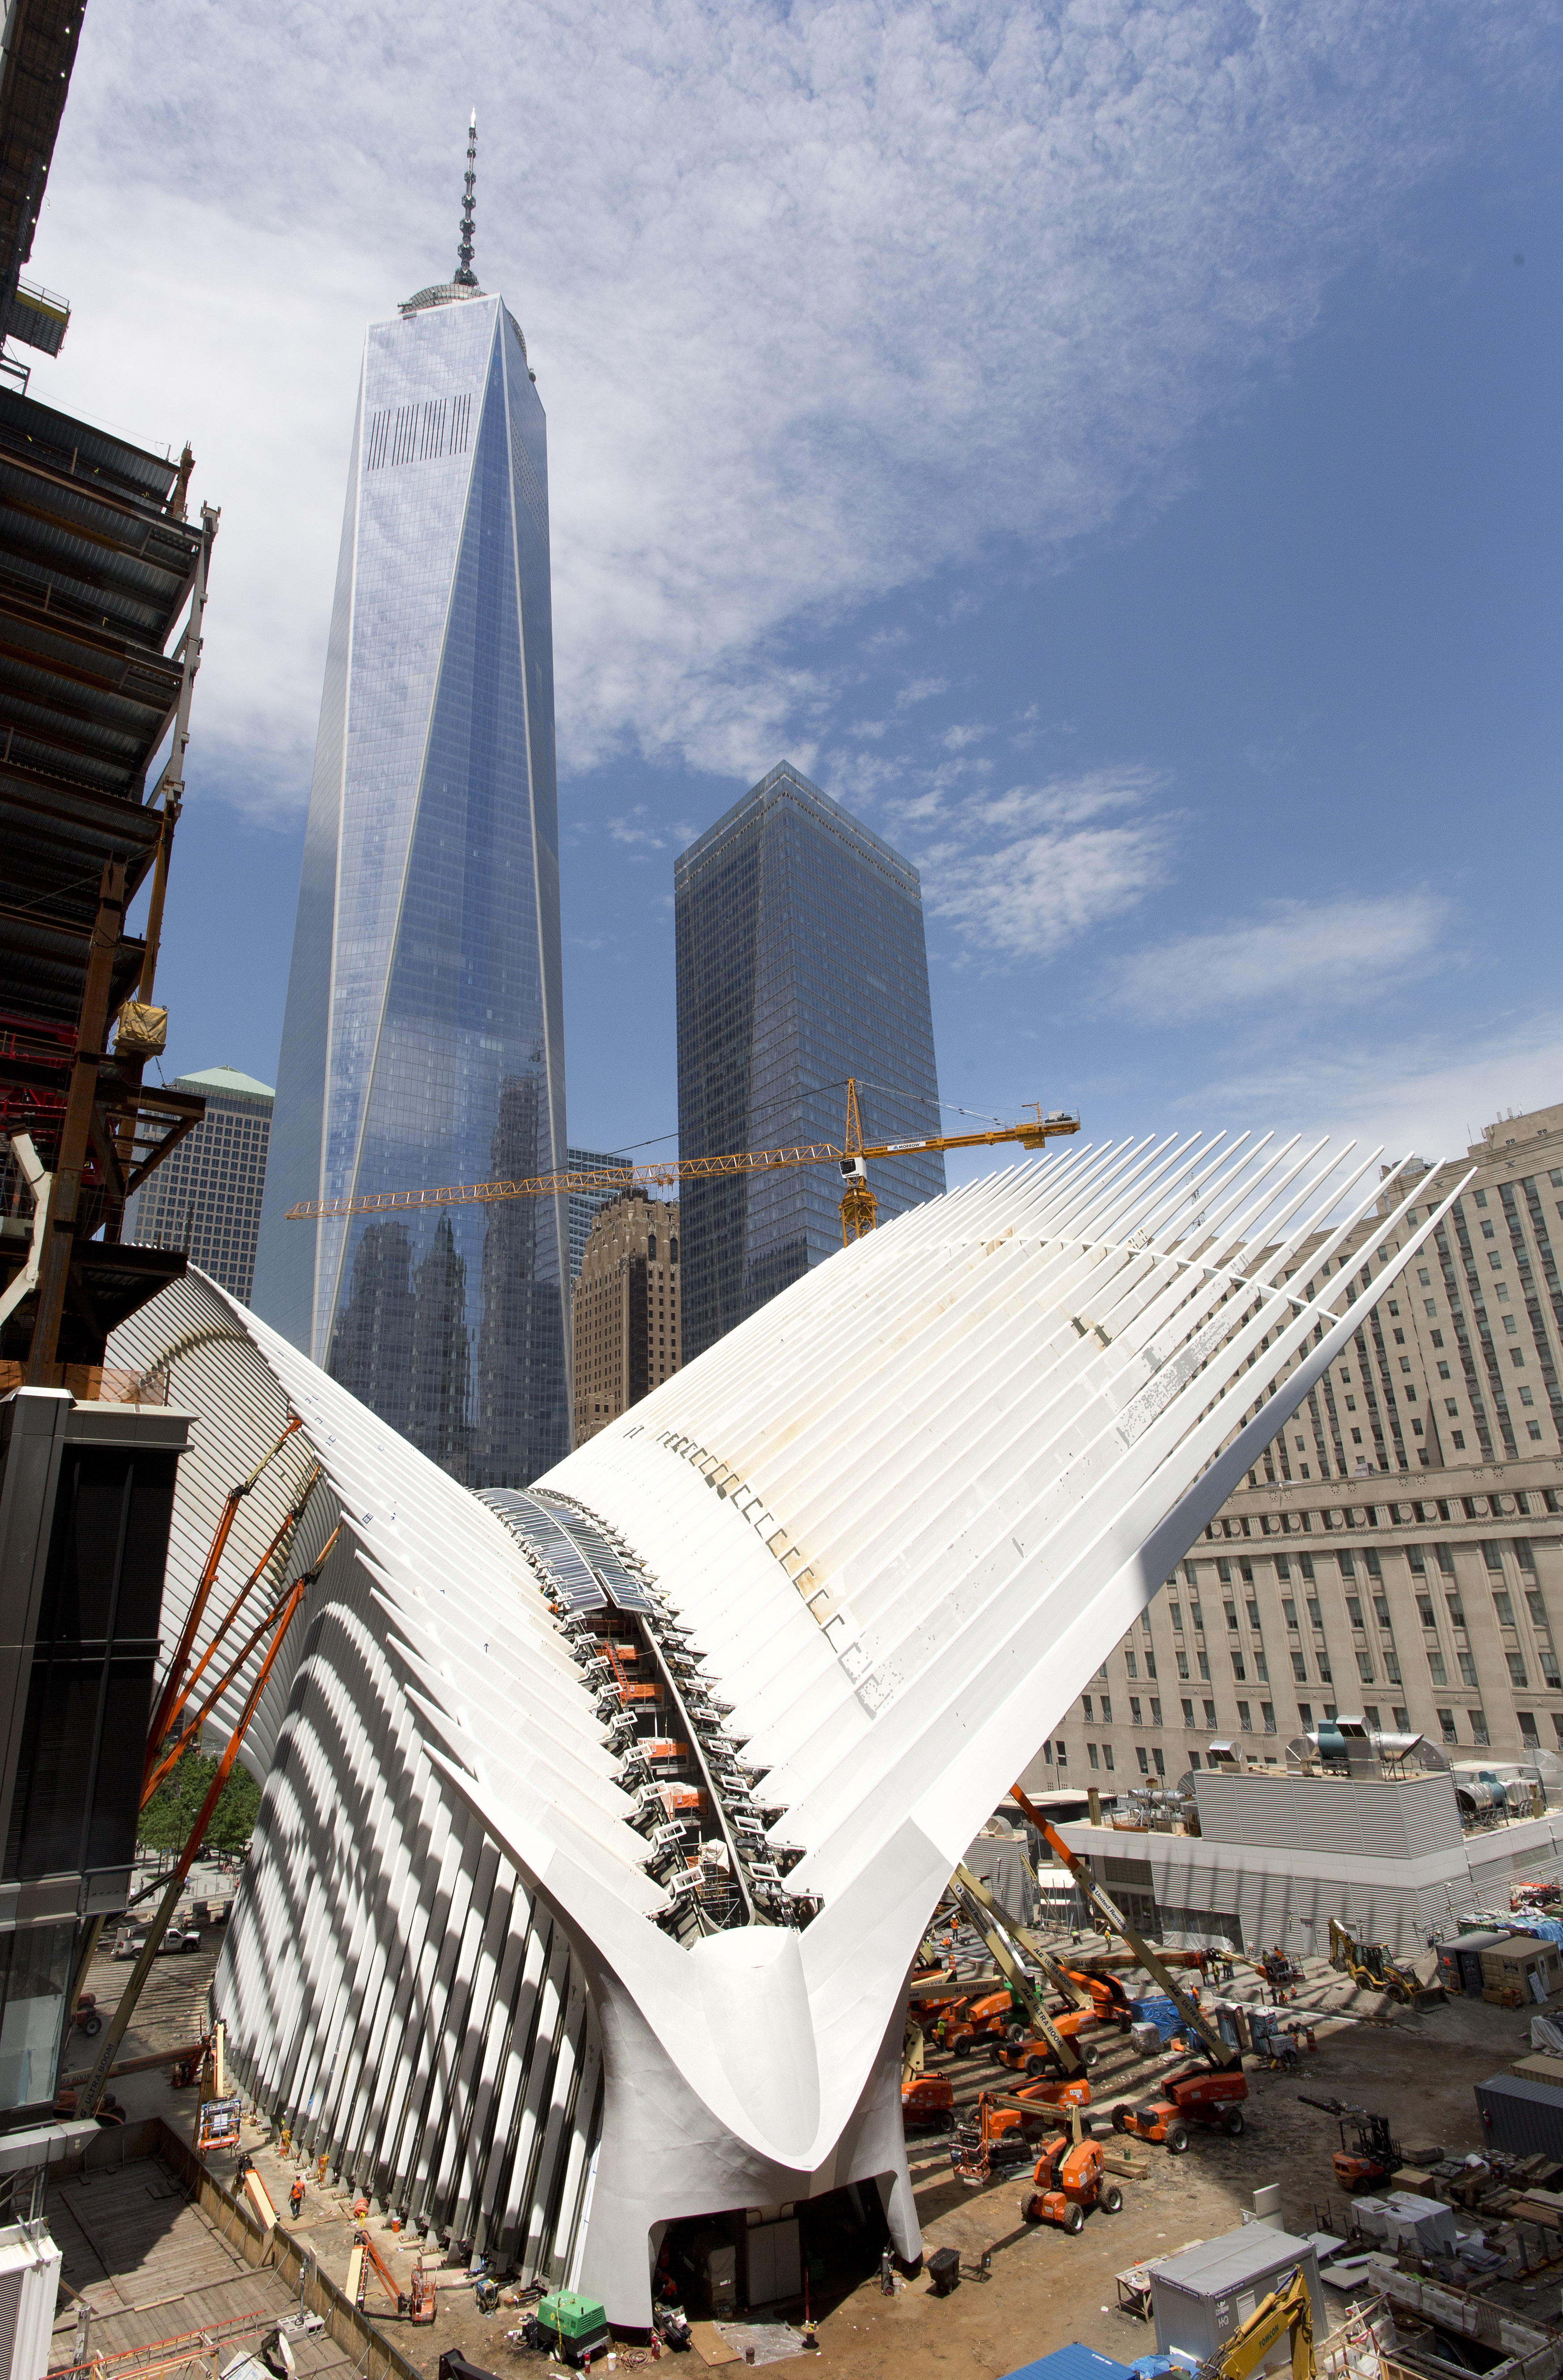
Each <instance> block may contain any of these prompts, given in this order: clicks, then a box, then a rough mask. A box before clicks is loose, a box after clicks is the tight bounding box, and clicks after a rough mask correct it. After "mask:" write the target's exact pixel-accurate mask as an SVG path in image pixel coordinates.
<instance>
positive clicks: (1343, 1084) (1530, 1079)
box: [1179, 1013, 1563, 1159]
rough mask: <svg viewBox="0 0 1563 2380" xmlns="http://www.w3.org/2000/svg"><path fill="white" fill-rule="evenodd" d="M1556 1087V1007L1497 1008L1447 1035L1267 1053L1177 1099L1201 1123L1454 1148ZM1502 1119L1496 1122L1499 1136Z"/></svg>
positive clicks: (1338, 1041) (1436, 1150) (1438, 1151)
mask: <svg viewBox="0 0 1563 2380" xmlns="http://www.w3.org/2000/svg"><path fill="white" fill-rule="evenodd" d="M1560 1088H1563V1014H1557V1013H1550V1014H1543V1015H1538V1016H1531V1017H1526V1018H1517V1017H1502V1016H1499V1017H1493V1018H1490V1019H1488V1020H1486V1021H1485V1022H1484V1023H1481V1024H1478V1025H1477V1026H1474V1027H1473V1029H1472V1031H1471V1032H1470V1033H1469V1034H1468V1035H1467V1034H1463V1033H1462V1034H1460V1036H1459V1037H1458V1038H1457V1037H1456V1036H1455V1035H1453V1034H1450V1033H1441V1034H1428V1035H1422V1036H1415V1035H1408V1036H1400V1037H1396V1038H1385V1037H1383V1036H1381V1035H1380V1034H1378V1033H1369V1032H1363V1030H1361V1029H1360V1028H1358V1029H1356V1030H1353V1031H1351V1032H1350V1033H1348V1034H1340V1033H1333V1034H1331V1036H1330V1037H1329V1046H1328V1047H1327V1048H1321V1047H1320V1045H1319V1043H1318V1041H1317V1039H1316V1038H1315V1040H1314V1041H1313V1042H1312V1044H1311V1046H1310V1047H1309V1049H1308V1050H1305V1051H1304V1050H1302V1049H1301V1048H1299V1047H1297V1046H1295V1045H1293V1046H1291V1047H1290V1048H1289V1049H1286V1050H1281V1051H1280V1052H1279V1053H1277V1052H1275V1051H1273V1050H1271V1051H1266V1053H1265V1055H1264V1056H1263V1057H1262V1058H1256V1059H1255V1060H1254V1062H1252V1063H1247V1062H1245V1063H1240V1064H1239V1065H1236V1066H1233V1067H1231V1068H1230V1069H1229V1070H1226V1071H1223V1072H1221V1073H1219V1074H1218V1075H1213V1076H1211V1077H1210V1078H1208V1079H1207V1080H1206V1081H1204V1082H1202V1083H1201V1084H1200V1086H1199V1087H1198V1088H1197V1089H1192V1090H1191V1091H1190V1092H1189V1093H1188V1094H1187V1095H1186V1096H1185V1097H1184V1098H1183V1099H1181V1101H1180V1103H1179V1104H1180V1106H1181V1109H1182V1110H1183V1111H1186V1112H1188V1113H1190V1114H1197V1115H1198V1116H1199V1117H1200V1119H1201V1120H1202V1121H1216V1122H1219V1121H1222V1120H1224V1119H1225V1118H1227V1117H1228V1116H1233V1117H1238V1116H1241V1117H1242V1120H1243V1122H1244V1123H1250V1124H1251V1123H1254V1122H1255V1121H1260V1122H1267V1121H1269V1120H1271V1119H1273V1120H1274V1121H1275V1122H1276V1123H1278V1124H1285V1125H1287V1126H1290V1127H1294V1128H1299V1129H1307V1128H1310V1127H1314V1126H1318V1125H1323V1126H1325V1127H1326V1128H1327V1129H1328V1130H1329V1131H1330V1132H1331V1133H1336V1132H1343V1133H1351V1134H1355V1135H1357V1137H1358V1138H1359V1139H1363V1140H1367V1141H1370V1142H1373V1143H1377V1142H1380V1141H1382V1142H1383V1143H1384V1145H1385V1147H1387V1149H1389V1150H1390V1151H1392V1152H1393V1154H1394V1155H1395V1156H1397V1157H1401V1156H1404V1155H1405V1154H1406V1152H1407V1151H1408V1150H1415V1151H1416V1152H1417V1154H1418V1155H1420V1156H1423V1157H1426V1158H1431V1159H1437V1158H1447V1157H1459V1156H1460V1155H1461V1154H1462V1153H1463V1152H1464V1150H1465V1149H1466V1148H1467V1147H1469V1146H1470V1145H1471V1143H1472V1141H1475V1140H1478V1139H1479V1138H1480V1137H1481V1135H1482V1132H1483V1130H1484V1127H1485V1126H1486V1125H1487V1124H1488V1123H1491V1122H1492V1120H1493V1118H1494V1117H1495V1116H1497V1115H1502V1114H1505V1113H1507V1112H1508V1111H1509V1110H1510V1109H1512V1110H1513V1111H1515V1112H1516V1113H1518V1114H1521V1115H1523V1114H1526V1113H1528V1112H1533V1111H1534V1110H1536V1109H1537V1108H1544V1107H1552V1106H1555V1105H1556V1104H1557V1099H1558V1096H1559V1091H1560ZM1502 1132H1503V1127H1502V1125H1501V1124H1500V1125H1499V1126H1498V1136H1499V1138H1500V1139H1501V1137H1502Z"/></svg>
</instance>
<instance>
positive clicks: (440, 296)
mask: <svg viewBox="0 0 1563 2380" xmlns="http://www.w3.org/2000/svg"><path fill="white" fill-rule="evenodd" d="M483 294H484V293H483V291H482V290H481V289H479V286H478V284H477V282H476V281H474V282H473V284H472V285H471V287H470V288H467V287H466V286H465V285H464V284H463V283H461V282H459V281H436V282H433V283H431V284H430V286H429V288H427V289H419V290H418V291H416V292H415V294H414V295H413V296H412V297H404V298H402V299H401V300H400V302H399V303H398V305H397V308H396V311H397V313H398V314H422V313H425V312H427V310H428V309H429V308H430V306H455V305H459V304H460V302H461V300H462V299H463V298H464V297H482V296H483Z"/></svg>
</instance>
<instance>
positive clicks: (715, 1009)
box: [673, 761, 944, 1360]
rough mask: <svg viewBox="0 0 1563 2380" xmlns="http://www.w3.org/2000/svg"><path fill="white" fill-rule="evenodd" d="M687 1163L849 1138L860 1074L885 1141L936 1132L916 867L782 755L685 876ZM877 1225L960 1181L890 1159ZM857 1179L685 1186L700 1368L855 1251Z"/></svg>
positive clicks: (680, 891)
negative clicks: (702, 1357) (789, 1293)
mask: <svg viewBox="0 0 1563 2380" xmlns="http://www.w3.org/2000/svg"><path fill="white" fill-rule="evenodd" d="M673 923H674V936H675V950H676V961H677V974H678V1145H679V1154H680V1155H681V1156H682V1157H721V1156H725V1155H727V1154H728V1153H729V1152H730V1151H733V1150H737V1149H748V1148H774V1147H788V1146H792V1145H794V1144H795V1143H798V1142H820V1141H823V1142H827V1143H829V1144H831V1145H833V1146H836V1147H839V1146H840V1145H841V1141H842V1131H843V1118H844V1114H845V1108H846V1089H845V1086H846V1078H847V1077H848V1075H853V1076H854V1077H855V1078H856V1079H857V1081H858V1084H859V1089H860V1095H861V1099H862V1102H863V1116H864V1128H865V1133H866V1137H867V1138H868V1139H869V1140H870V1141H873V1140H880V1141H894V1140H911V1139H914V1138H915V1137H917V1136H918V1135H923V1134H927V1133H931V1132H937V1131H938V1129H939V1124H938V1121H937V1119H938V1114H939V1080H938V1075H937V1073H936V1071H935V1066H934V1045H933V1017H932V1012H931V1009H930V1007H929V1002H928V960H927V944H926V941H925V939H924V933H923V895H922V886H921V883H920V880H919V879H918V875H917V871H916V869H915V868H914V867H913V865H912V863H911V861H910V860H908V859H903V857H902V856H901V854H900V853H899V852H898V851H892V850H891V846H890V844H888V843H883V842H881V841H880V839H879V837H878V835H877V834H873V833H871V832H869V830H868V829H867V828H866V826H864V825H862V824H860V822H859V821H858V820H856V819H854V817H853V816H852V815H851V813H850V812H849V811H847V810H844V809H842V806H841V804H840V803H839V802H834V801H832V800H831V799H830V795H828V794H823V793H821V792H820V790H819V788H818V785H813V784H810V783H809V781H808V779H807V778H806V777H805V776H802V775H800V774H799V772H798V771H797V770H795V769H794V768H792V767H791V766H790V765H789V764H788V763H786V762H785V761H783V762H782V764H781V765H780V766H779V767H777V768H774V769H772V770H771V771H770V773H769V776H766V777H762V778H761V780H760V782H759V783H758V784H757V785H755V786H753V787H752V788H751V790H750V791H749V792H748V793H746V794H745V796H744V798H743V800H742V801H741V802H736V803H734V805H733V808H732V809H730V810H729V811H728V812H727V813H726V815H725V816H724V817H722V818H720V819H718V820H717V822H716V824H715V825H714V826H712V827H709V828H708V829H707V831H706V832H705V833H704V834H703V835H701V836H700V837H699V839H698V840H697V842H695V843H692V844H690V846H689V848H688V850H687V851H685V852H684V853H683V854H682V855H681V856H680V857H679V859H678V862H677V864H676V866H675V868H674V869H673ZM873 1186H874V1193H875V1196H876V1197H877V1198H878V1202H879V1217H880V1220H881V1221H885V1222H888V1221H889V1220H891V1218H892V1217H893V1216H896V1215H900V1214H903V1213H904V1212H905V1210H906V1208H908V1207H915V1206H918V1205H920V1204H921V1203H922V1201H923V1200H924V1199H926V1198H933V1197H937V1196H938V1195H939V1192H940V1191H941V1190H942V1189H943V1187H944V1160H943V1158H942V1157H941V1156H939V1154H937V1153H934V1154H928V1153H927V1152H924V1153H923V1154H921V1155H906V1156H903V1157H894V1158H887V1159H883V1160H879V1161H878V1162H877V1163H876V1164H875V1166H874V1169H873ZM841 1188H842V1185H841V1182H840V1180H839V1179H838V1176H837V1173H836V1170H835V1168H834V1167H833V1166H830V1165H804V1166H797V1167H794V1168H791V1169H788V1170H785V1171H779V1172H767V1173H756V1174H750V1175H739V1176H736V1177H732V1178H729V1179H727V1180H721V1181H711V1182H689V1183H686V1184H685V1186H684V1194H683V1204H684V1226H685V1250H686V1253H685V1276H686V1280H685V1303H686V1312H685V1347H686V1349H687V1351H688V1354H689V1355H690V1358H691V1360H693V1358H694V1357H695V1356H696V1355H697V1354H700V1353H701V1352H702V1351H703V1350H704V1349H705V1348H707V1347H709V1346H712V1345H714V1343H715V1342H716V1341H717V1340H718V1339H720V1338H721V1335H722V1333H723V1331H726V1330H732V1329H733V1325H734V1323H736V1322H741V1321H742V1320H743V1319H744V1318H745V1315H749V1314H753V1313H754V1312H755V1311H756V1309H757V1307H758V1306H761V1305H764V1304H765V1301H766V1299H767V1298H769V1297H774V1296H775V1294H776V1293H777V1291H778V1290H780V1289H785V1288H786V1286H787V1284H788V1282H789V1281H796V1280H797V1279H798V1277H799V1275H800V1274H802V1273H804V1272H806V1271H807V1269H808V1268H809V1267H810V1266H811V1265H816V1264H818V1263H819V1262H820V1261H821V1260H822V1259H823V1258H824V1257H828V1256H830V1255H831V1254H832V1253H833V1252H834V1251H835V1250H836V1249H837V1248H839V1247H840V1246H841V1245H842V1227H841V1220H840V1213H839V1202H840V1198H841Z"/></svg>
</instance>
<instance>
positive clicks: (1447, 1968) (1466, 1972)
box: [1434, 1931, 1514, 1999]
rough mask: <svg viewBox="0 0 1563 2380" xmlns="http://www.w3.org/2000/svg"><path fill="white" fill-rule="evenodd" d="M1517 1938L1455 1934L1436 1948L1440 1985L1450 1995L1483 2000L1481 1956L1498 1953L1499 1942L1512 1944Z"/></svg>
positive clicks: (1485, 1934) (1497, 1935)
mask: <svg viewBox="0 0 1563 2380" xmlns="http://www.w3.org/2000/svg"><path fill="white" fill-rule="evenodd" d="M1513 1939H1514V1937H1513V1936H1512V1935H1511V1934H1509V1933H1508V1932H1507V1931H1505V1932H1504V1933H1502V1934H1494V1933H1484V1934H1453V1935H1451V1936H1450V1937H1449V1938H1448V1941H1447V1942H1438V1943H1436V1944H1435V1945H1434V1948H1435V1949H1436V1952H1437V1957H1438V1981H1439V1982H1440V1983H1441V1984H1442V1985H1443V1986H1444V1989H1445V1990H1446V1991H1447V1992H1464V1993H1466V1994H1467V1995H1468V1996H1469V1997H1470V1998H1472V1999H1480V1998H1481V1996H1482V1953H1483V1951H1484V1950H1493V1949H1496V1948H1497V1946H1498V1944H1499V1943H1500V1942H1511V1941H1512V1940H1513Z"/></svg>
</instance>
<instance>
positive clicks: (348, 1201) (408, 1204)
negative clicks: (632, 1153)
mask: <svg viewBox="0 0 1563 2380" xmlns="http://www.w3.org/2000/svg"><path fill="white" fill-rule="evenodd" d="M846 1095H847V1099H846V1128H845V1130H844V1132H843V1133H842V1141H841V1146H840V1147H837V1146H836V1144H835V1143H834V1142H833V1141H809V1142H802V1141H800V1142H797V1143H795V1144H794V1146H793V1147H790V1148H745V1149H738V1150H735V1151H734V1152H733V1154H732V1155H731V1156H724V1157H684V1158H677V1157H675V1158H664V1159H662V1160H660V1161H659V1162H658V1163H656V1164H654V1165H609V1166H595V1167H593V1168H592V1169H591V1170H590V1171H589V1172H564V1173H543V1174H539V1176H538V1177H537V1178H536V1179H535V1180H532V1181H527V1182H456V1183H452V1184H447V1185H446V1186H445V1187H443V1188H441V1189H423V1190H377V1191H370V1192H366V1193H362V1194H360V1195H359V1196H357V1197H352V1198H304V1199H301V1200H300V1201H299V1203H298V1205H297V1207H290V1208H288V1210H287V1220H288V1221H289V1222H290V1223H310V1222H320V1221H322V1220H325V1219H326V1218H327V1217H328V1216H334V1215H385V1214H400V1213H405V1212H406V1210H407V1209H408V1208H418V1207H472V1206H488V1205H491V1204H492V1203H493V1202H494V1201H495V1200H498V1199H503V1198H562V1197H566V1196H569V1194H570V1193H571V1192H572V1191H575V1190H595V1191H604V1190H605V1191H610V1192H611V1191H615V1190H639V1189H648V1188H651V1187H654V1186H668V1185H671V1184H674V1183H679V1182H704V1181H709V1180H710V1179H711V1178H712V1177H713V1176H715V1175H718V1174H733V1173H763V1172H772V1171H774V1169H775V1168H777V1167H778V1166H788V1165H835V1166H837V1167H839V1168H840V1171H841V1177H842V1202H841V1214H842V1246H843V1247H844V1246H846V1245H848V1244H849V1243H850V1242H851V1241H853V1240H857V1239H861V1238H862V1236H863V1234H864V1233H865V1232H871V1231H872V1230H873V1229H874V1226H875V1223H876V1222H877V1220H878V1201H877V1200H876V1198H875V1196H874V1193H873V1191H872V1190H871V1189H870V1188H869V1186H868V1163H867V1160H869V1159H870V1158H880V1157H915V1156H921V1155H922V1154H923V1152H924V1151H925V1150H928V1151H932V1150H935V1149H947V1148H995V1147H999V1146H1000V1144H1001V1143H1003V1142H1005V1141H1011V1140H1018V1141H1019V1143H1020V1145H1021V1147H1023V1148H1028V1149H1041V1148H1045V1147H1047V1144H1048V1141H1050V1140H1057V1139H1059V1138H1060V1137H1061V1136H1062V1135H1067V1134H1070V1133H1076V1132H1078V1131H1079V1129H1080V1118H1079V1117H1078V1116H1077V1115H1075V1114H1073V1113H1072V1112H1071V1111H1068V1110H1066V1109H1063V1108H1055V1109H1054V1110H1053V1111H1051V1112H1050V1113H1049V1114H1048V1115H1044V1114H1043V1112H1042V1110H1041V1106H1040V1104H1039V1103H1037V1102H1036V1101H1033V1103H1032V1111H1031V1113H1030V1115H1029V1116H1024V1117H1023V1118H1022V1119H1021V1121H1020V1123H1010V1124H1001V1125H1000V1127H999V1128H998V1130H997V1131H994V1132H957V1133H939V1134H930V1135H928V1137H927V1138H926V1139H923V1140H885V1141H875V1142H866V1141H865V1139H864V1137H863V1119H862V1115H861V1113H860V1111H859V1108H858V1099H857V1084H856V1081H855V1079H854V1077H852V1076H849V1077H848V1079H847V1085H846Z"/></svg>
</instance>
